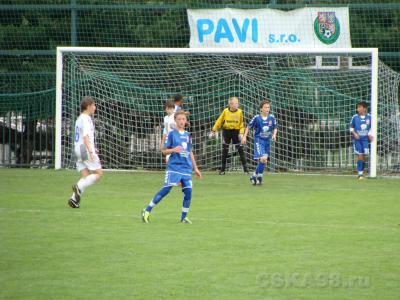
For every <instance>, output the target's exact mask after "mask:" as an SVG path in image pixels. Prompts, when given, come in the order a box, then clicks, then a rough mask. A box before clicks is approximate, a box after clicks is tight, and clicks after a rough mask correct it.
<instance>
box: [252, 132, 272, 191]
mask: <svg viewBox="0 0 400 300" xmlns="http://www.w3.org/2000/svg"><path fill="white" fill-rule="evenodd" d="M268 155H269V143H268V141H264V140H261V139H255V140H254V160H256V161H258V164H257V167H256V170H255V171H254V173H253V175H252V176H251V177H250V182H251V183H252V184H253V185H256V184H261V183H262V178H263V173H264V170H265V165H266V163H267V161H268Z"/></svg>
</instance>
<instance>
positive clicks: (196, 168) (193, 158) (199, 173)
mask: <svg viewBox="0 0 400 300" xmlns="http://www.w3.org/2000/svg"><path fill="white" fill-rule="evenodd" d="M190 158H191V159H192V165H193V171H194V173H195V174H196V176H197V177H198V178H201V177H202V175H201V172H200V170H199V168H198V167H197V163H196V159H195V157H194V154H193V152H190Z"/></svg>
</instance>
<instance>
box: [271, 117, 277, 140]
mask: <svg viewBox="0 0 400 300" xmlns="http://www.w3.org/2000/svg"><path fill="white" fill-rule="evenodd" d="M277 134H278V124H277V122H276V119H275V118H274V129H273V130H272V140H273V141H276V135H277Z"/></svg>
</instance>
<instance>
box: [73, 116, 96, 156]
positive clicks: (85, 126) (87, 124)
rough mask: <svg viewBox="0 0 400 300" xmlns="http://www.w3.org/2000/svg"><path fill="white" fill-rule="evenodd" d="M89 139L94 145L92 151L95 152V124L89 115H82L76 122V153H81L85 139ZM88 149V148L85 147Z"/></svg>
mask: <svg viewBox="0 0 400 300" xmlns="http://www.w3.org/2000/svg"><path fill="white" fill-rule="evenodd" d="M85 136H88V137H89V142H90V144H91V145H92V150H93V151H94V150H95V144H94V124H93V121H92V118H91V117H90V116H89V115H86V114H81V115H80V116H79V117H78V119H77V120H76V122H75V138H74V141H75V153H77V152H80V151H81V149H82V148H83V146H82V145H85V144H84V143H83V138H84V137H85ZM85 147H86V146H85Z"/></svg>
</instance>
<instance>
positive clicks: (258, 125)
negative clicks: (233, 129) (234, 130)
mask: <svg viewBox="0 0 400 300" xmlns="http://www.w3.org/2000/svg"><path fill="white" fill-rule="evenodd" d="M277 126H278V124H277V122H276V119H275V117H274V115H272V114H269V115H268V116H267V117H265V118H264V117H263V116H261V115H256V116H255V117H254V118H253V119H252V120H251V121H250V123H249V128H254V130H255V133H254V138H255V139H257V138H260V139H263V140H269V139H270V138H271V136H272V132H273V130H274V129H275V128H277Z"/></svg>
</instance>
